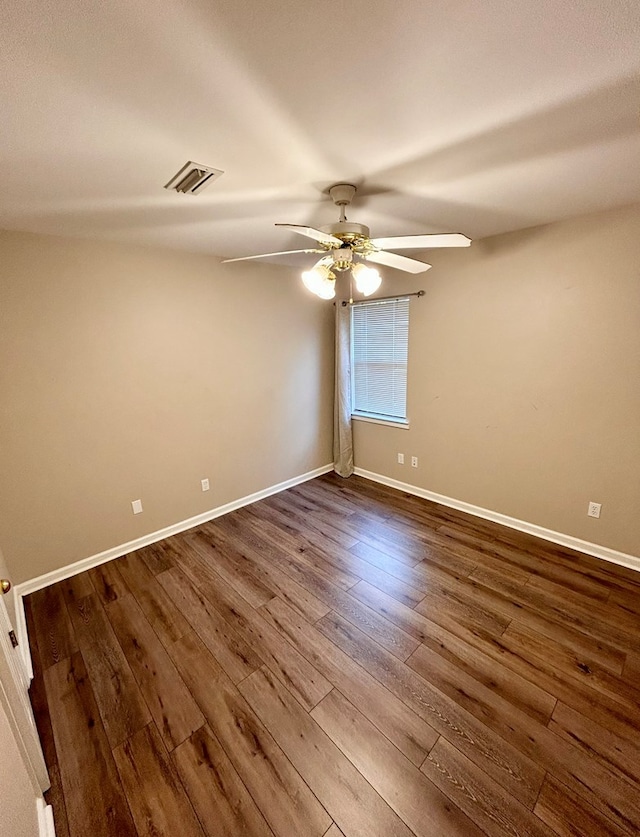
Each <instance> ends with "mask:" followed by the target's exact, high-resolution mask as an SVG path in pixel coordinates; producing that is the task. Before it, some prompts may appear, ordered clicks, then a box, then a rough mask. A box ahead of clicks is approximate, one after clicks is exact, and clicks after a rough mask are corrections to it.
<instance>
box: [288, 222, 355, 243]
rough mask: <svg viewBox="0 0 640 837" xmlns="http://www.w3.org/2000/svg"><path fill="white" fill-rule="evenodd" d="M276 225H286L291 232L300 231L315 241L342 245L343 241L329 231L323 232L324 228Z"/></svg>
mask: <svg viewBox="0 0 640 837" xmlns="http://www.w3.org/2000/svg"><path fill="white" fill-rule="evenodd" d="M276 227H284V228H285V229H287V230H291V232H297V233H300V235H306V236H308V237H309V238H313V239H314V241H321V242H322V243H323V244H335V245H336V246H338V247H341V246H342V242H341V241H340V239H339V238H336V237H335V235H329V233H325V232H322V230H316V229H315V228H314V227H303V226H302V225H301V224H276Z"/></svg>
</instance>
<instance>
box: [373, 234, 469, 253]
mask: <svg viewBox="0 0 640 837" xmlns="http://www.w3.org/2000/svg"><path fill="white" fill-rule="evenodd" d="M371 243H372V244H373V246H374V247H379V248H380V249H381V250H411V249H415V250H426V249H427V248H429V247H468V246H469V245H470V244H471V239H470V238H467V236H466V235H462V233H443V234H441V235H392V236H390V237H389V238H372V239H371Z"/></svg>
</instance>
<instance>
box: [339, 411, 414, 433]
mask: <svg viewBox="0 0 640 837" xmlns="http://www.w3.org/2000/svg"><path fill="white" fill-rule="evenodd" d="M351 418H352V419H353V421H366V422H368V423H369V424H384V425H385V426H386V427H398V428H399V429H400V430H408V429H409V422H408V421H402V420H401V419H386V418H376V417H375V416H364V415H360V414H357V413H352V414H351Z"/></svg>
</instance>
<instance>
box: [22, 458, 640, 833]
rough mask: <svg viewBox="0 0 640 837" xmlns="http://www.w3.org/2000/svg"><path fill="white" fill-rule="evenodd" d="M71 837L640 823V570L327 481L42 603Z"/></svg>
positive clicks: (371, 487)
mask: <svg viewBox="0 0 640 837" xmlns="http://www.w3.org/2000/svg"><path fill="white" fill-rule="evenodd" d="M26 610H27V620H28V627H29V637H30V642H31V647H32V654H33V657H34V671H35V677H34V681H33V684H32V689H31V699H32V703H33V707H34V712H35V715H36V720H37V723H38V728H39V730H40V734H41V737H42V741H43V748H44V752H45V758H46V760H47V764H48V766H49V770H50V774H51V779H52V787H51V790H50V791H49V793H48V801H49V802H51V804H52V805H53V809H54V816H55V821H56V828H57V833H58V835H59V837H67V835H68V837H102V835H104V836H105V837H107V835H109V837H127V835H132V837H135V835H138V837H147V835H149V837H151V835H153V837H158V836H159V835H167V837H169V836H170V837H173V836H174V835H181V837H182V836H183V835H184V837H192V835H194V837H214V836H215V837H234V836H235V835H247V836H248V837H323V835H324V837H412V835H414V836H415V837H453V836H454V835H455V836H456V837H475V835H483V834H485V835H490V837H501V835H509V837H542V836H543V835H552V837H553V835H556V837H604V835H614V836H615V837H621V835H637V834H639V833H640V652H639V651H638V648H639V647H640V574H636V573H634V572H632V571H630V570H627V569H624V568H621V567H616V566H614V565H611V564H606V563H604V562H602V561H599V560H597V559H594V558H591V557H588V556H585V555H581V554H579V553H576V552H573V551H572V550H569V549H564V548H560V547H556V546H554V545H552V544H549V543H547V542H545V541H540V540H537V539H535V538H533V537H531V536H529V535H526V534H522V533H519V532H514V531H512V530H509V529H505V528H503V527H500V526H498V525H496V524H493V523H490V522H487V521H484V520H479V519H478V518H474V517H471V516H469V515H466V514H463V513H462V512H458V511H455V510H453V509H449V508H446V507H444V506H439V505H437V504H434V503H431V502H427V501H425V500H420V499H418V498H416V497H412V496H410V495H406V494H402V493H401V492H398V491H394V490H392V489H388V488H385V487H382V486H379V485H377V484H374V483H372V482H369V481H367V480H364V479H362V478H359V477H351V478H350V479H348V480H342V479H340V478H339V477H337V476H335V475H333V474H332V475H327V476H324V477H320V478H318V479H316V480H313V481H312V482H308V483H305V484H303V485H300V486H297V487H296V488H291V489H289V490H287V491H285V492H282V493H281V494H278V495H276V496H274V497H271V498H268V499H266V500H262V501H260V502H259V503H256V504H254V505H252V506H248V507H245V508H243V509H239V510H238V511H235V512H232V513H231V514H229V515H226V516H225V517H222V518H219V519H217V520H215V521H213V522H210V523H207V524H205V525H203V526H200V527H198V528H196V529H191V530H189V531H188V532H184V533H183V534H181V535H176V536H175V537H172V538H170V539H168V540H166V541H163V542H162V543H158V544H154V545H152V546H150V547H147V548H145V549H142V550H139V551H138V552H135V553H132V554H130V555H127V556H125V557H123V558H120V559H118V560H116V561H112V562H110V563H108V564H105V565H103V566H101V567H97V568H95V569H93V570H90V571H89V572H86V573H83V574H82V575H78V576H75V577H74V578H71V579H69V580H67V581H64V582H61V583H59V584H57V585H54V586H52V587H49V588H46V589H44V590H41V591H39V592H37V593H34V594H33V595H31V596H30V597H29V598H28V599H27V601H26Z"/></svg>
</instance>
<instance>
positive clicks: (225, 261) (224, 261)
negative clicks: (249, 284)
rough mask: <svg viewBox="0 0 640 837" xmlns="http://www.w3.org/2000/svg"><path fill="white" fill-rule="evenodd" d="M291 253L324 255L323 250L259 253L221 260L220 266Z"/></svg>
mask: <svg viewBox="0 0 640 837" xmlns="http://www.w3.org/2000/svg"><path fill="white" fill-rule="evenodd" d="M292 253H324V250H280V252H279V253H260V255H259V256H240V258H238V259H223V260H222V264H227V263H228V262H248V261H250V260H251V259H268V258H269V256H289V255H291V254H292Z"/></svg>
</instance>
